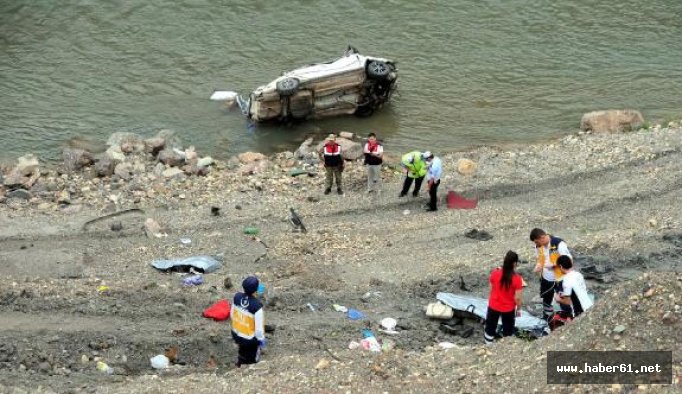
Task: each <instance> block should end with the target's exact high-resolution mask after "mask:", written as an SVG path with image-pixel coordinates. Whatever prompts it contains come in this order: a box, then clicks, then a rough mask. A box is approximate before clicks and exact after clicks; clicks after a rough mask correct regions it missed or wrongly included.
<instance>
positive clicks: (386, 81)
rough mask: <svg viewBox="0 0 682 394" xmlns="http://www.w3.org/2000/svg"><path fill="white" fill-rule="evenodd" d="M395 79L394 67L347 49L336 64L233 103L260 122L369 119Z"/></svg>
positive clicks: (310, 69)
mask: <svg viewBox="0 0 682 394" xmlns="http://www.w3.org/2000/svg"><path fill="white" fill-rule="evenodd" d="M397 78H398V74H397V68H396V65H395V62H393V61H391V60H389V59H384V58H377V57H371V56H364V55H360V54H359V53H357V52H356V51H355V50H354V49H353V48H351V47H349V49H348V50H347V51H346V52H345V53H344V56H342V57H341V58H339V59H337V60H334V61H332V62H328V63H319V64H311V65H309V66H305V67H301V68H297V69H295V70H292V71H289V72H285V73H284V74H283V75H282V76H281V77H279V78H277V79H275V80H274V81H272V82H270V83H269V84H267V85H264V86H260V87H258V88H256V90H254V91H253V92H252V93H251V94H250V95H249V98H248V99H242V98H241V97H239V96H236V97H235V98H236V100H237V102H238V103H239V106H240V107H241V109H242V112H243V113H244V114H246V115H247V116H248V117H249V118H250V119H252V120H254V121H256V122H263V121H288V120H305V119H319V118H326V117H331V116H337V115H351V114H354V115H358V116H369V115H371V114H372V113H374V111H375V110H376V109H378V108H380V107H381V106H382V105H383V104H384V103H385V102H387V101H388V99H389V98H390V97H391V95H392V93H393V91H394V90H395V86H396V80H397ZM217 93H219V92H215V93H214V95H216V94H217ZM216 97H217V95H216Z"/></svg>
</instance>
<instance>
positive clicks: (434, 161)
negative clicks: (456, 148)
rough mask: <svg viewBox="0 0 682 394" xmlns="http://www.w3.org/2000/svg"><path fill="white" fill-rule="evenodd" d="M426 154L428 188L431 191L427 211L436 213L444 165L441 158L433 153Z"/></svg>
mask: <svg viewBox="0 0 682 394" xmlns="http://www.w3.org/2000/svg"><path fill="white" fill-rule="evenodd" d="M424 154H425V155H426V154H428V156H426V157H425V158H424V159H425V160H426V165H427V172H426V187H427V190H428V191H429V205H428V207H427V208H426V210H427V211H431V212H434V211H437V210H438V186H440V176H441V174H442V173H443V163H442V161H441V160H440V157H435V156H433V153H431V152H425V153H424Z"/></svg>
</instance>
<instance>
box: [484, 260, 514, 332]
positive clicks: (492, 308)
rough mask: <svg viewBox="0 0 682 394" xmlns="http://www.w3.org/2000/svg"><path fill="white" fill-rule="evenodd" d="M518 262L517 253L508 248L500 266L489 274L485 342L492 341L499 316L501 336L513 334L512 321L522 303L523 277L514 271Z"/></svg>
mask: <svg viewBox="0 0 682 394" xmlns="http://www.w3.org/2000/svg"><path fill="white" fill-rule="evenodd" d="M518 263H519V255H518V254H516V253H515V252H513V251H511V250H510V251H508V252H507V254H506V255H505V256H504V263H503V264H502V268H496V269H494V270H493V272H492V273H491V274H490V297H489V298H488V313H487V315H486V318H485V332H484V333H483V339H484V340H485V343H486V344H491V343H493V340H494V339H495V334H496V332H497V323H498V321H499V319H500V318H502V336H505V337H508V336H511V335H514V323H515V322H516V317H517V316H521V305H522V304H523V279H522V278H521V275H519V274H517V273H516V271H515V270H516V266H517V265H518Z"/></svg>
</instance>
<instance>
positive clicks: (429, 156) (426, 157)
mask: <svg viewBox="0 0 682 394" xmlns="http://www.w3.org/2000/svg"><path fill="white" fill-rule="evenodd" d="M431 157H433V153H431V152H430V151H428V150H427V151H426V152H424V153H422V158H423V159H429V158H431Z"/></svg>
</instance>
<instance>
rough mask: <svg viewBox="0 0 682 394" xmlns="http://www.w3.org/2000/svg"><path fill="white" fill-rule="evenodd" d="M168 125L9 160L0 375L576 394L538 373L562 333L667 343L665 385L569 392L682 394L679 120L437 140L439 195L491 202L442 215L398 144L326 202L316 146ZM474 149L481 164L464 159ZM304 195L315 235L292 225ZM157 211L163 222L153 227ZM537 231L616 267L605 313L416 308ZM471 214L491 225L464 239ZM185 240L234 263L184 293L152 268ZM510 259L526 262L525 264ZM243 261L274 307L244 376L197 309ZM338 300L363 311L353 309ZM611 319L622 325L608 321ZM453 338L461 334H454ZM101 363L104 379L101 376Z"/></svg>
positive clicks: (355, 172) (32, 380)
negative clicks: (530, 336) (456, 318)
mask: <svg viewBox="0 0 682 394" xmlns="http://www.w3.org/2000/svg"><path fill="white" fill-rule="evenodd" d="M349 137H350V136H349ZM173 138H174V137H173V136H172V135H169V134H167V133H166V134H163V135H160V136H157V137H155V138H154V139H150V140H143V139H141V138H140V137H137V136H134V135H131V134H119V135H116V138H114V136H112V139H110V141H111V142H112V143H111V144H109V145H108V147H107V148H106V149H100V152H99V153H94V152H86V151H85V150H82V149H80V150H79V149H78V148H71V149H69V150H67V152H66V154H65V156H64V158H65V162H64V164H63V165H61V166H59V168H43V167H42V166H41V165H40V163H36V162H35V161H34V160H33V159H32V158H30V157H28V158H26V157H25V158H23V159H21V160H20V161H19V162H18V163H17V164H16V165H15V166H13V167H12V168H6V169H3V171H2V173H3V174H4V176H3V179H2V182H1V183H2V184H3V187H2V189H1V190H2V191H0V228H1V229H2V230H0V242H1V243H2V248H1V249H2V250H0V263H2V264H3V267H4V269H3V270H2V271H1V277H0V283H3V284H4V285H3V286H2V287H0V313H1V314H2V315H3V317H4V319H3V321H2V322H0V343H2V344H3V345H2V349H1V351H0V371H2V374H0V391H3V392H5V391H8V392H12V390H15V391H16V392H22V390H26V391H31V392H33V391H35V392H101V391H107V392H124V391H126V392H131V391H132V392H138V391H145V392H147V391H151V392H158V391H171V392H183V391H188V390H193V391H198V392H208V391H209V390H210V391H215V388H216V387H220V390H221V391H239V392H273V391H280V392H320V391H323V392H347V391H351V392H354V391H358V390H361V389H362V390H364V391H370V392H384V391H387V392H397V391H401V392H403V391H407V392H424V391H428V392H452V391H456V392H506V391H510V390H511V391H518V392H521V391H524V392H532V391H534V390H535V391H538V392H540V391H546V390H550V389H551V390H555V391H559V392H573V391H574V390H573V389H574V388H573V387H565V386H561V387H557V386H547V385H545V380H544V375H543V374H544V363H545V359H544V358H543V355H544V354H545V353H544V352H545V351H547V350H567V349H575V350H606V349H608V350H615V349H626V350H653V349H664V350H665V349H668V350H673V352H674V355H673V361H674V366H675V369H674V384H673V385H672V386H656V387H646V386H644V387H638V386H634V387H633V386H618V385H613V386H592V387H580V388H579V390H583V391H588V392H601V391H604V390H611V391H613V392H620V391H643V392H644V391H647V390H651V391H656V392H675V391H677V390H678V389H679V385H680V382H679V375H680V372H681V371H682V368H681V367H680V365H681V364H680V358H679V357H680V356H679V345H678V344H677V343H676V341H675V337H674V335H673V336H671V335H670V333H671V332H676V330H677V329H679V328H680V325H681V321H682V310H681V309H680V302H679V294H680V292H679V290H680V288H681V286H682V278H681V277H680V275H679V272H680V267H681V264H682V217H681V216H680V214H679V212H681V211H682V201H680V198H679V194H680V190H681V189H682V182H681V181H680V177H679V173H680V171H682V128H681V127H680V126H679V124H671V125H668V126H666V127H654V128H651V129H647V130H639V131H636V132H628V133H617V134H601V133H592V132H581V133H577V134H575V135H569V136H566V137H563V138H561V139H558V140H556V141H550V142H548V143H545V144H539V145H531V146H522V147H514V148H510V147H502V148H496V147H481V148H477V149H473V150H471V151H467V152H454V153H450V154H445V155H442V158H443V164H444V169H445V176H444V178H443V182H442V183H443V186H442V190H443V192H442V193H441V194H442V195H444V194H445V191H447V190H448V189H452V190H455V191H457V192H459V193H460V194H463V195H464V196H466V197H470V198H478V201H479V205H478V207H477V208H476V209H473V210H446V209H441V210H440V211H439V212H438V213H436V214H433V213H427V212H423V211H422V209H421V206H422V204H423V203H424V200H423V198H416V199H400V198H398V196H397V194H398V190H399V187H400V186H399V185H400V182H401V173H400V171H399V168H397V167H396V164H397V161H396V158H397V157H399V155H394V156H392V157H389V159H388V160H387V163H386V165H385V167H384V169H383V174H382V175H383V178H384V191H383V192H382V193H379V194H376V195H375V194H367V193H366V192H365V188H366V183H365V182H366V178H365V169H364V167H363V166H362V164H361V161H359V160H350V161H349V162H348V165H347V166H346V172H345V174H344V177H345V179H344V182H346V184H345V190H346V195H345V196H336V195H331V196H324V195H323V194H322V190H323V186H322V184H323V178H324V176H323V175H322V174H323V172H322V171H321V169H320V167H319V162H318V161H317V158H316V157H315V156H316V154H315V153H314V152H313V153H311V152H310V151H311V150H312V151H314V150H315V149H314V148H313V147H314V146H315V142H314V141H306V142H305V143H304V144H303V145H302V146H301V148H299V150H297V151H296V152H282V153H279V154H276V155H273V156H271V157H265V156H263V155H260V154H258V153H244V154H241V155H239V156H238V157H235V158H232V159H230V160H227V161H218V160H215V161H214V160H212V159H211V160H209V159H210V158H206V157H200V156H199V155H198V154H197V153H196V152H194V150H193V149H190V148H185V147H183V146H182V144H181V143H180V142H179V141H178V140H177V139H175V140H174V139H173ZM151 140H155V141H151ZM161 140H163V143H162V141H161ZM348 141H349V142H350V143H352V138H350V139H348ZM356 144H357V142H356ZM358 145H359V144H358ZM354 146H355V145H354ZM173 148H175V149H173ZM352 149H356V150H357V147H355V148H353V147H351V146H350V145H349V147H347V149H346V151H348V152H351V151H352ZM434 150H435V149H434ZM119 151H120V154H122V155H123V157H121V156H117V154H118V153H119ZM107 152H109V153H107ZM163 152H165V153H163ZM437 153H438V152H437ZM107 158H108V159H111V161H112V162H113V164H107V163H108V162H107V160H108V159H107ZM116 158H118V160H117V159H116ZM463 159H466V160H471V161H472V162H473V163H475V165H476V170H475V171H474V172H467V173H466V175H465V174H463V173H460V172H458V171H457V168H458V163H459V162H460V160H463ZM200 164H201V165H200ZM119 166H121V167H119ZM117 168H118V171H117ZM292 207H293V208H296V211H297V212H298V213H299V214H300V215H301V217H302V218H303V220H304V222H305V224H306V226H307V227H308V229H309V231H308V233H306V234H302V233H300V232H294V231H292V230H293V229H292V227H291V226H290V225H289V223H288V222H287V215H288V209H289V208H292ZM214 208H217V211H216V210H214ZM126 210H129V211H128V212H125V213H123V214H121V215H119V216H112V217H107V216H106V215H108V214H111V213H115V212H123V211H126ZM214 212H219V214H218V215H215V214H214ZM100 218H101V219H102V220H97V221H95V222H93V220H94V219H100ZM149 219H151V220H153V221H154V222H156V224H157V225H158V227H155V228H152V229H150V228H149V226H145V224H146V223H147V222H148V220H149ZM88 223H92V224H91V225H88V226H86V225H85V224H88ZM247 227H256V228H258V229H259V234H258V235H257V236H254V235H247V234H244V231H245V228H247ZM533 227H542V228H545V229H547V230H548V231H550V232H553V233H557V235H560V236H561V237H562V238H564V239H567V240H568V242H569V246H570V247H571V248H572V249H573V250H574V251H575V253H576V254H577V255H578V256H580V257H581V258H583V259H585V260H587V261H591V262H598V263H600V264H602V265H605V266H609V267H611V268H613V269H614V270H615V272H616V273H615V274H614V277H613V278H612V280H610V281H601V282H590V284H589V286H590V288H591V290H592V291H594V292H595V293H596V294H597V297H598V298H597V299H598V303H597V306H596V307H595V309H594V312H593V313H591V314H588V315H587V316H585V318H584V319H581V320H580V321H578V322H576V323H575V324H574V325H572V326H568V327H565V328H562V329H560V330H559V331H557V332H556V333H554V334H553V335H552V336H550V337H546V338H542V339H540V340H537V341H534V342H524V341H521V340H516V339H514V340H505V341H502V342H501V343H499V344H497V345H495V346H493V347H491V348H484V347H483V346H482V345H481V343H482V340H481V335H482V334H481V328H480V327H479V326H478V325H476V323H475V322H474V323H472V322H470V323H468V324H470V325H471V327H473V328H474V329H475V330H476V331H475V332H474V334H473V335H472V337H470V338H459V337H453V336H451V335H447V334H445V333H442V332H440V331H439V330H438V323H437V322H433V321H430V320H428V319H426V318H425V316H424V314H423V311H422V308H423V307H424V306H425V305H426V304H427V303H428V302H432V301H433V300H434V299H435V294H436V292H438V291H449V292H459V291H460V289H459V286H460V278H461V280H463V281H465V282H466V284H467V285H466V287H467V288H468V289H469V292H470V293H471V294H474V295H478V296H485V294H486V292H487V283H486V280H487V273H488V272H489V269H490V268H492V267H494V266H495V265H496V264H498V262H499V260H500V258H501V256H502V255H503V254H504V252H505V251H506V250H509V249H513V250H516V251H518V252H519V253H520V254H521V255H522V258H524V259H528V258H529V257H530V245H529V242H528V241H527V237H528V231H529V230H530V229H531V228H533ZM471 229H481V230H485V231H487V232H488V233H490V234H491V235H492V236H493V238H492V239H491V240H488V241H477V240H472V239H469V238H467V237H465V236H464V234H465V233H466V232H467V231H468V230H471ZM148 234H149V235H148ZM163 235H166V236H163ZM180 239H183V240H184V239H188V240H189V242H186V241H183V242H181V241H180ZM191 255H220V256H221V257H222V258H223V267H222V268H221V270H220V271H218V272H217V273H213V274H206V275H204V281H205V282H204V284H203V285H201V286H196V287H190V288H188V287H184V286H182V285H181V283H180V277H179V276H178V275H177V274H163V273H160V272H158V271H156V270H154V269H153V268H151V267H150V265H149V264H150V263H151V262H152V261H154V260H155V259H159V258H173V257H187V256H191ZM585 260H583V261H585ZM520 271H521V273H522V274H523V275H524V276H528V277H530V265H524V266H523V267H522V268H521V270H520ZM249 273H256V274H258V275H259V276H260V277H261V278H262V280H263V281H264V282H265V283H266V284H267V286H268V288H269V290H270V291H271V293H270V295H271V299H270V301H269V303H268V305H267V309H266V313H267V319H268V322H269V323H271V324H273V325H274V326H275V327H276V331H275V332H274V333H272V334H270V346H269V349H268V350H267V352H266V354H265V358H264V362H263V363H261V364H258V365H257V366H254V367H251V368H242V369H239V370H235V369H233V367H232V363H231V361H232V359H233V357H234V355H235V350H234V348H233V346H232V342H231V339H230V337H229V333H228V328H227V326H226V325H225V323H216V322H212V321H207V320H206V319H204V318H202V317H201V315H200V313H201V310H203V308H205V307H206V306H208V305H210V303H212V302H213V301H215V300H217V299H221V298H226V297H227V298H229V297H230V295H231V294H232V292H233V291H234V289H226V288H225V283H226V279H229V281H230V282H232V283H239V282H240V280H241V278H242V277H243V276H244V275H246V274H249ZM644 273H646V274H644ZM530 285H531V286H530V288H529V289H528V292H527V294H526V299H527V300H528V304H529V305H532V298H533V297H534V295H535V294H536V292H537V288H536V287H537V286H536V284H534V283H530ZM102 286H105V287H102ZM104 288H106V290H101V289H104ZM643 289H646V290H643ZM650 289H655V290H654V291H652V292H649V290H650ZM333 304H341V305H347V306H348V307H355V308H358V309H360V310H362V311H363V312H364V313H365V314H366V315H367V319H366V320H365V321H361V322H355V321H350V320H349V319H347V318H345V316H344V315H343V314H339V313H338V312H336V311H335V310H334V309H333V308H332V305H333ZM311 306H312V307H311ZM386 316H391V317H395V318H396V319H397V320H398V322H399V334H398V335H396V336H394V337H389V336H382V337H381V338H380V340H381V341H382V342H392V343H393V350H391V351H388V352H385V353H381V354H379V355H374V354H371V353H368V352H363V351H362V350H360V349H354V350H350V349H348V344H349V342H352V341H356V340H358V338H359V337H360V336H361V334H360V332H361V329H362V328H364V327H365V326H366V325H368V326H369V327H370V328H372V329H374V330H377V328H378V321H379V320H380V319H381V318H383V317H386ZM615 325H623V326H625V327H626V330H625V332H624V333H622V332H619V333H617V334H614V333H613V328H614V326H615ZM557 336H559V337H560V338H561V340H560V341H557V340H556V338H557ZM444 341H447V342H452V343H453V344H454V345H455V346H456V347H455V348H454V349H450V350H442V349H440V348H439V347H438V346H437V344H438V343H439V342H444ZM172 346H175V347H177V348H178V349H179V351H180V355H181V358H182V360H183V364H178V365H175V366H173V367H171V368H170V369H168V370H165V371H155V370H153V369H151V368H150V367H149V358H150V357H153V356H154V355H156V354H159V353H163V352H164V350H165V349H166V348H168V347H172ZM99 361H102V362H106V363H107V364H108V365H109V366H111V367H112V368H113V371H114V372H113V374H112V375H107V374H105V373H102V372H100V371H98V370H97V368H96V365H97V362H99ZM510 365H513V366H515V367H514V368H513V369H510V367H509V366H510ZM509 387H513V388H514V389H508V388H509Z"/></svg>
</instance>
